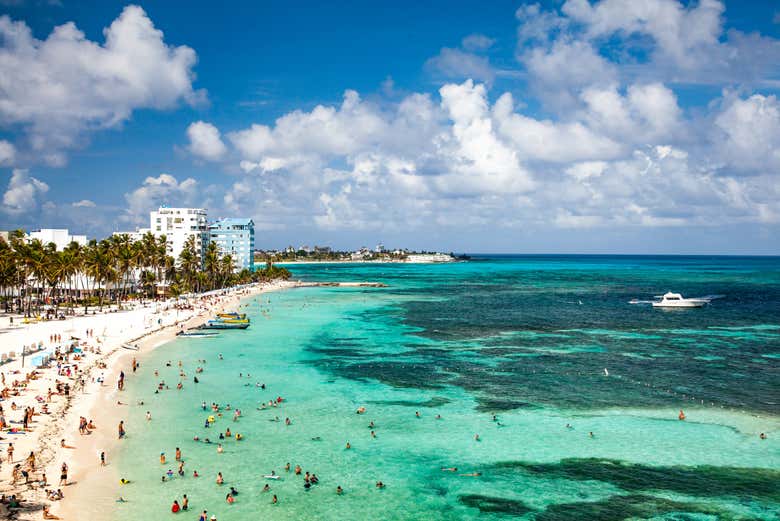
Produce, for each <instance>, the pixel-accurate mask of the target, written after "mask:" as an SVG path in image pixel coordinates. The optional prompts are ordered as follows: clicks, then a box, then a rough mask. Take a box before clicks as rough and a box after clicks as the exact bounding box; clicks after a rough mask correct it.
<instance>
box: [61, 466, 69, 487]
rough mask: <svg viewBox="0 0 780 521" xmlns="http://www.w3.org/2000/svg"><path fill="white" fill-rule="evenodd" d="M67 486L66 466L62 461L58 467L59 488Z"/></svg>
mask: <svg viewBox="0 0 780 521" xmlns="http://www.w3.org/2000/svg"><path fill="white" fill-rule="evenodd" d="M67 484H68V464H67V463H65V462H64V461H63V462H62V466H61V467H60V486H61V487H64V486H65V485H67Z"/></svg>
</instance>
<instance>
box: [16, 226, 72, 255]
mask: <svg viewBox="0 0 780 521" xmlns="http://www.w3.org/2000/svg"><path fill="white" fill-rule="evenodd" d="M35 239H38V240H39V241H41V242H42V243H43V244H44V245H46V244H49V243H51V242H53V243H54V246H55V247H56V248H57V250H58V251H62V250H64V249H65V247H66V246H68V244H70V243H71V242H76V243H78V244H80V245H81V246H86V245H87V236H86V235H71V234H70V233H69V232H68V229H67V228H42V229H40V230H35V231H33V232H30V233H29V234H27V240H28V241H34V240H35Z"/></svg>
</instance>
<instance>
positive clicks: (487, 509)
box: [458, 494, 533, 516]
mask: <svg viewBox="0 0 780 521" xmlns="http://www.w3.org/2000/svg"><path fill="white" fill-rule="evenodd" d="M458 499H459V500H460V502H461V503H463V504H464V505H466V506H469V507H472V508H478V509H479V511H480V512H484V513H492V514H507V515H512V516H522V515H525V514H527V513H528V512H532V511H533V509H531V508H530V507H528V506H527V505H526V504H525V503H523V502H522V501H518V500H516V499H506V498H500V497H492V496H482V495H479V494H465V495H462V496H458Z"/></svg>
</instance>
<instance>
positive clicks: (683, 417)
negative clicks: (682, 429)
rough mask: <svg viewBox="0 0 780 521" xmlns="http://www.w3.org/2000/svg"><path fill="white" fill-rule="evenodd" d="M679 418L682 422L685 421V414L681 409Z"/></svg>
mask: <svg viewBox="0 0 780 521" xmlns="http://www.w3.org/2000/svg"><path fill="white" fill-rule="evenodd" d="M677 418H679V419H680V421H683V420H684V419H685V413H684V412H683V410H682V409H680V414H678V415H677Z"/></svg>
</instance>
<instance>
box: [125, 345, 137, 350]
mask: <svg viewBox="0 0 780 521" xmlns="http://www.w3.org/2000/svg"><path fill="white" fill-rule="evenodd" d="M122 347H124V348H125V349H129V350H131V351H138V344H122Z"/></svg>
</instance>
